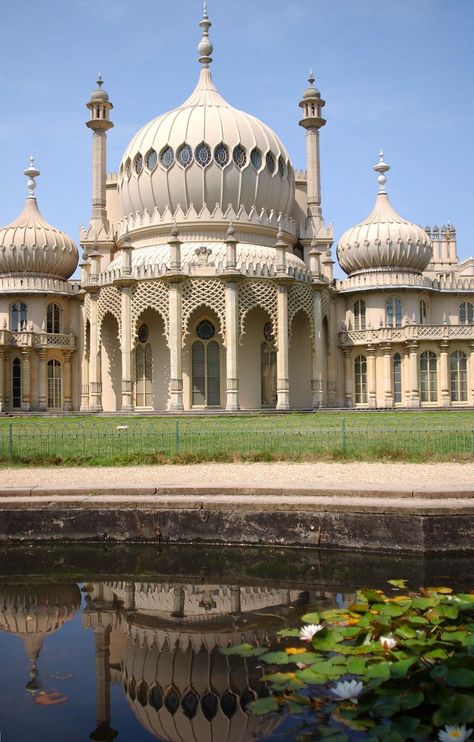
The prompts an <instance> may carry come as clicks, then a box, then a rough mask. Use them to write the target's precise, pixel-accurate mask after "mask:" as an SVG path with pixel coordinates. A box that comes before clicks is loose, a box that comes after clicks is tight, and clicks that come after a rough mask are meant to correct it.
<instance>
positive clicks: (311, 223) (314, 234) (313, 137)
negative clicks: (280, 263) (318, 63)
mask: <svg viewBox="0 0 474 742" xmlns="http://www.w3.org/2000/svg"><path fill="white" fill-rule="evenodd" d="M314 79H315V78H314V75H313V72H312V71H311V70H310V73H309V76H308V82H309V87H308V88H307V89H306V90H305V92H304V94H303V100H302V101H301V102H300V107H301V108H302V109H303V118H302V119H301V120H300V122H299V123H300V126H302V127H303V129H306V169H307V203H308V210H307V219H306V225H305V235H304V238H306V239H302V240H301V241H302V243H303V245H304V246H305V248H306V247H308V248H309V247H310V246H311V241H313V243H314V242H315V241H316V242H317V243H318V247H319V249H320V251H321V252H326V251H327V250H329V249H330V248H331V245H332V241H333V236H332V228H331V227H329V228H326V227H325V225H324V219H323V212H322V208H321V164H320V157H319V130H320V129H321V128H322V127H323V126H324V125H325V123H326V119H323V118H322V109H323V108H324V106H325V101H324V100H323V99H322V98H321V93H320V92H319V90H318V89H317V88H315V87H314ZM307 241H308V243H307V244H306V242H307ZM314 247H315V245H314V244H313V249H314ZM306 252H307V251H306V249H305V258H306Z"/></svg>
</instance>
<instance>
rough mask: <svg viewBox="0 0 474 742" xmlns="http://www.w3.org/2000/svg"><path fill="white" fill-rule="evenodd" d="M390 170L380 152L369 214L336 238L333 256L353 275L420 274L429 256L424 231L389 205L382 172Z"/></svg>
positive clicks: (375, 168) (426, 237) (429, 252)
mask: <svg viewBox="0 0 474 742" xmlns="http://www.w3.org/2000/svg"><path fill="white" fill-rule="evenodd" d="M389 169H390V167H389V165H387V164H386V163H385V162H384V160H383V152H381V153H380V162H379V163H378V164H377V165H375V166H374V170H375V171H376V172H378V173H379V177H378V182H379V192H378V194H377V198H376V201H375V206H374V208H373V210H372V212H371V213H370V214H369V216H368V217H367V218H366V219H364V221H362V222H360V224H356V226H355V227H351V228H350V229H348V230H347V231H346V232H344V234H343V235H342V237H341V238H340V240H339V243H338V246H337V259H338V261H339V265H340V266H341V268H342V269H343V270H344V271H345V272H346V273H347V274H348V275H349V276H353V275H356V274H358V273H361V272H365V271H382V270H383V271H396V272H403V273H422V272H423V271H424V270H425V268H426V266H427V265H428V263H429V262H430V260H431V257H432V246H431V241H430V239H429V236H428V235H427V234H426V231H425V230H424V229H422V228H421V227H420V226H418V225H417V224H412V223H411V222H409V221H407V220H406V219H403V217H401V216H400V215H399V214H397V212H396V211H395V209H394V208H393V207H392V205H391V203H390V200H389V197H388V195H387V192H386V190H385V183H386V177H385V173H386V172H387V171H388V170H389Z"/></svg>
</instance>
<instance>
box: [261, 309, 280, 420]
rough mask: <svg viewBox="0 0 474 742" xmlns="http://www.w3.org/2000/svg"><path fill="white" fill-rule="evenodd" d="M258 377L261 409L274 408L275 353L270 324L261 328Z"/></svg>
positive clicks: (275, 384) (275, 390)
mask: <svg viewBox="0 0 474 742" xmlns="http://www.w3.org/2000/svg"><path fill="white" fill-rule="evenodd" d="M260 375H261V402H262V407H276V403H277V352H276V348H275V338H274V336H273V329H272V325H271V323H270V322H266V323H265V325H264V327H263V340H262V344H261V346H260Z"/></svg>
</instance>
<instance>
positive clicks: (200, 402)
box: [192, 319, 221, 407]
mask: <svg viewBox="0 0 474 742" xmlns="http://www.w3.org/2000/svg"><path fill="white" fill-rule="evenodd" d="M215 334H216V328H215V327H214V325H213V324H212V322H210V321H209V320H207V319H205V320H202V322H199V324H198V326H197V327H196V335H197V336H198V338H199V340H196V341H195V342H194V343H193V347H192V367H193V405H197V406H200V407H201V406H205V407H212V406H217V405H219V404H220V401H221V392H220V385H221V382H220V359H219V345H218V343H216V341H215V340H213V339H212V338H213V337H214V335H215Z"/></svg>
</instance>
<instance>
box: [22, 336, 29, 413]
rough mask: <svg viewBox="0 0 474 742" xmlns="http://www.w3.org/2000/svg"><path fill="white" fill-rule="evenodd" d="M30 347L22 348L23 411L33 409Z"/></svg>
mask: <svg viewBox="0 0 474 742" xmlns="http://www.w3.org/2000/svg"><path fill="white" fill-rule="evenodd" d="M30 353H31V351H30V349H29V348H22V350H21V354H22V356H23V362H22V364H21V370H22V379H21V382H22V383H21V409H22V410H23V412H29V411H30V409H31V357H30Z"/></svg>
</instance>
